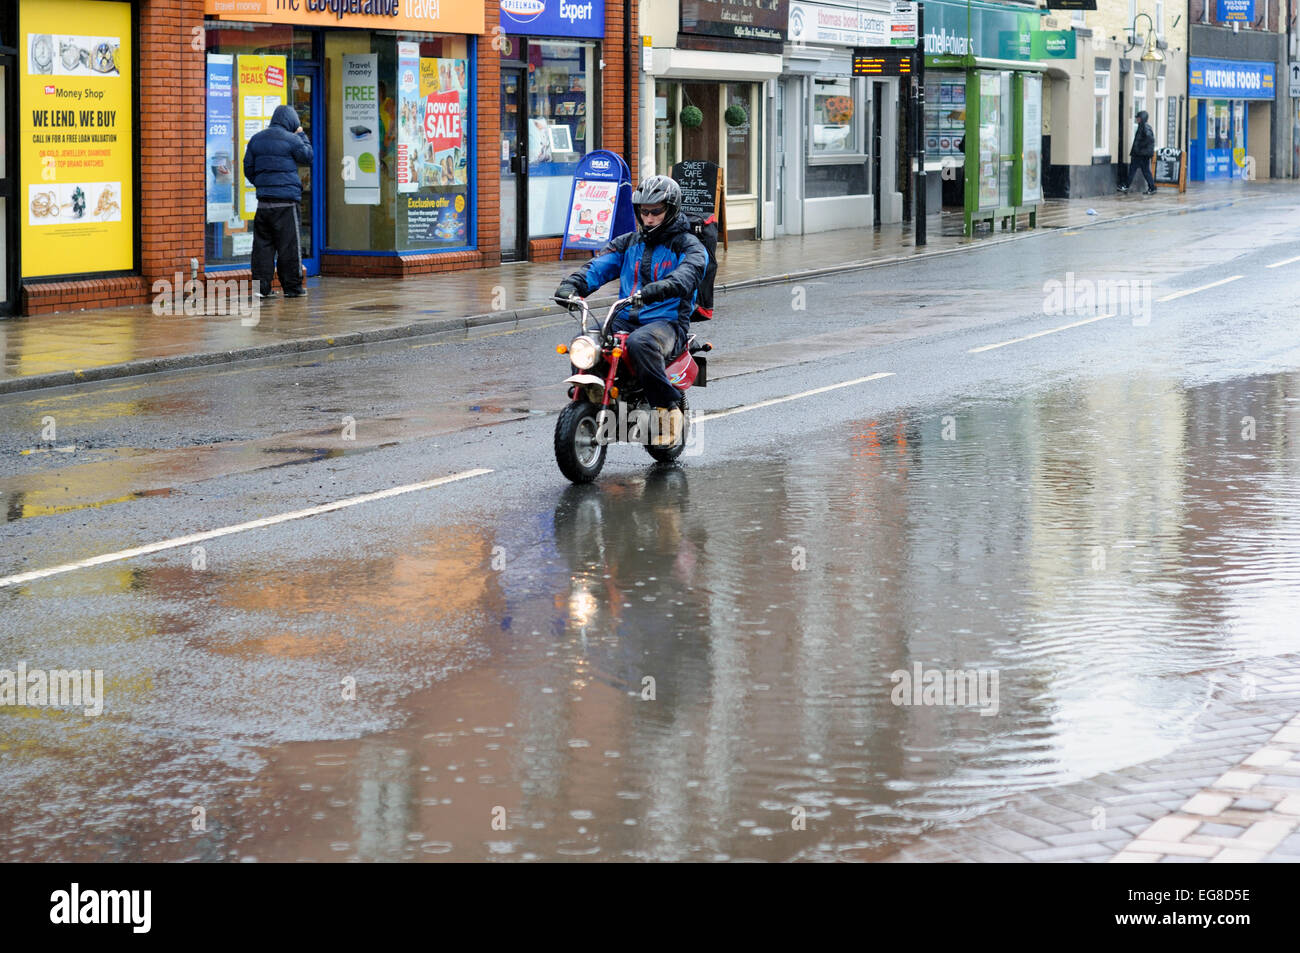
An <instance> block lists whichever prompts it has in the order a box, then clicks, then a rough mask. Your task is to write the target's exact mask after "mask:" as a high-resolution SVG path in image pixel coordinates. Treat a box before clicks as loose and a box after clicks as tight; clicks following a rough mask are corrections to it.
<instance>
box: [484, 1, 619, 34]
mask: <svg viewBox="0 0 1300 953" xmlns="http://www.w3.org/2000/svg"><path fill="white" fill-rule="evenodd" d="M501 29H503V30H505V31H506V32H507V33H520V34H527V35H531V36H586V37H602V36H604V35H605V0H501Z"/></svg>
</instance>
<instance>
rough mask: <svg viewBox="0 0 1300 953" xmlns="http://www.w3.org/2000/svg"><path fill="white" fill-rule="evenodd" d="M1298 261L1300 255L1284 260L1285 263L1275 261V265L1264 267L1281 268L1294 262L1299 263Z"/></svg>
mask: <svg viewBox="0 0 1300 953" xmlns="http://www.w3.org/2000/svg"><path fill="white" fill-rule="evenodd" d="M1297 261H1300V255H1297V256H1296V257H1295V258H1287V259H1285V260H1283V261H1275V262H1273V264H1271V265H1265V266H1264V267H1265V268H1281V267H1282V266H1283V265H1290V264H1292V263H1293V262H1297Z"/></svg>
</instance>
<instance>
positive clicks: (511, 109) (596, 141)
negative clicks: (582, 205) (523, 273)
mask: <svg viewBox="0 0 1300 953" xmlns="http://www.w3.org/2000/svg"><path fill="white" fill-rule="evenodd" d="M501 27H502V29H503V30H504V31H505V34H506V35H505V36H503V37H501V40H500V46H501V50H500V53H501V78H500V85H501V89H500V93H501V95H500V114H501V143H500V146H501V152H500V159H499V163H498V167H499V169H500V176H501V193H500V194H501V213H502V214H501V257H502V260H504V261H514V260H524V259H530V260H533V261H537V260H545V259H548V258H554V257H557V256H558V254H559V248H560V244H561V240H562V236H563V232H564V227H565V224H566V216H567V213H568V202H569V191H570V187H571V186H572V184H573V175H574V173H575V172H576V171H577V168H578V163H579V162H581V161H582V158H583V156H585V155H586V154H587V153H588V152H592V151H594V150H596V149H600V148H604V145H603V143H602V142H601V141H600V138H601V121H602V116H601V112H602V110H601V108H600V103H601V93H602V89H601V70H600V64H601V61H602V44H601V40H602V38H603V36H604V34H605V2H604V0H588V2H584V3H573V4H569V3H560V2H558V0H548V2H537V0H501Z"/></svg>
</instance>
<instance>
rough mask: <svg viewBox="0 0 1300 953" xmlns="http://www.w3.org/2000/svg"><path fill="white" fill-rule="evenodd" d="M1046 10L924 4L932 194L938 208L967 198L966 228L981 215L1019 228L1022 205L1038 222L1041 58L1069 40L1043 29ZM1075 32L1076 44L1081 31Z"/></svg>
mask: <svg viewBox="0 0 1300 953" xmlns="http://www.w3.org/2000/svg"><path fill="white" fill-rule="evenodd" d="M1044 12H1045V11H1039V10H1032V9H1029V10H1026V9H1024V8H1020V9H1014V10H1013V9H1009V8H1008V7H1007V6H1004V5H1000V4H993V3H979V2H971V3H969V4H967V3H947V2H942V0H927V2H926V4H925V116H924V122H923V127H922V135H923V136H924V141H925V158H926V172H927V186H928V189H927V196H926V202H927V206H928V208H929V209H931V210H934V209H937V208H939V207H940V205H941V204H942V205H943V206H945V207H947V208H950V209H955V208H961V209H962V211H963V216H964V220H965V226H964V232H965V234H967V235H970V234H972V232H973V231H974V227H975V225H976V223H978V222H981V221H988V222H996V221H997V220H999V219H1003V220H1006V221H1007V222H1008V223H1009V224H1010V225H1011V227H1013V228H1014V227H1015V221H1016V219H1015V215H1016V214H1017V213H1018V212H1028V213H1029V215H1030V226H1031V227H1032V226H1034V225H1035V224H1037V215H1036V208H1037V206H1038V205H1039V203H1041V202H1042V197H1043V186H1042V176H1043V155H1042V129H1043V125H1042V117H1043V72H1044V71H1045V70H1046V69H1047V64H1046V63H1045V62H1044V59H1043V58H1044V57H1046V56H1052V57H1054V56H1057V55H1060V52H1061V50H1060V48H1061V46H1062V45H1063V43H1064V42H1065V41H1063V39H1062V35H1061V34H1056V33H1049V32H1045V31H1041V30H1040V29H1039V25H1040V23H1041V17H1042V14H1043V13H1044ZM1067 35H1068V37H1069V41H1070V45H1071V46H1072V45H1073V44H1072V41H1073V37H1074V35H1073V33H1069V34H1067ZM1070 53H1071V55H1073V50H1072V49H1071V51H1070ZM1036 54H1037V55H1036ZM936 173H938V174H936Z"/></svg>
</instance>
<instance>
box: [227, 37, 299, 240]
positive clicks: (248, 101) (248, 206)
mask: <svg viewBox="0 0 1300 953" xmlns="http://www.w3.org/2000/svg"><path fill="white" fill-rule="evenodd" d="M235 65H236V70H237V73H238V76H239V86H238V88H237V89H236V91H235V106H236V121H235V135H236V138H237V139H238V140H239V155H238V156H237V157H236V158H237V160H238V169H239V174H238V175H237V176H236V177H235V179H236V181H237V182H238V183H239V196H238V198H239V215H240V217H241V218H245V219H249V218H252V217H253V216H254V215H255V214H257V190H256V189H254V188H253V183H252V182H249V181H248V180H247V179H246V178H244V152H245V150H247V149H248V140H249V139H252V138H253V137H254V136H255V135H257V134H258V133H259V132H261V131H262V130H263V129H265V128H266V127H267V126H269V125H270V124H271V117H272V116H273V115H274V114H275V110H276V109H277V108H278V107H280V106H283V105H284V103H285V89H286V86H285V82H286V75H287V67H288V63H287V62H286V59H285V57H283V56H242V55H241V56H239V57H237V58H236V61H235Z"/></svg>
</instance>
